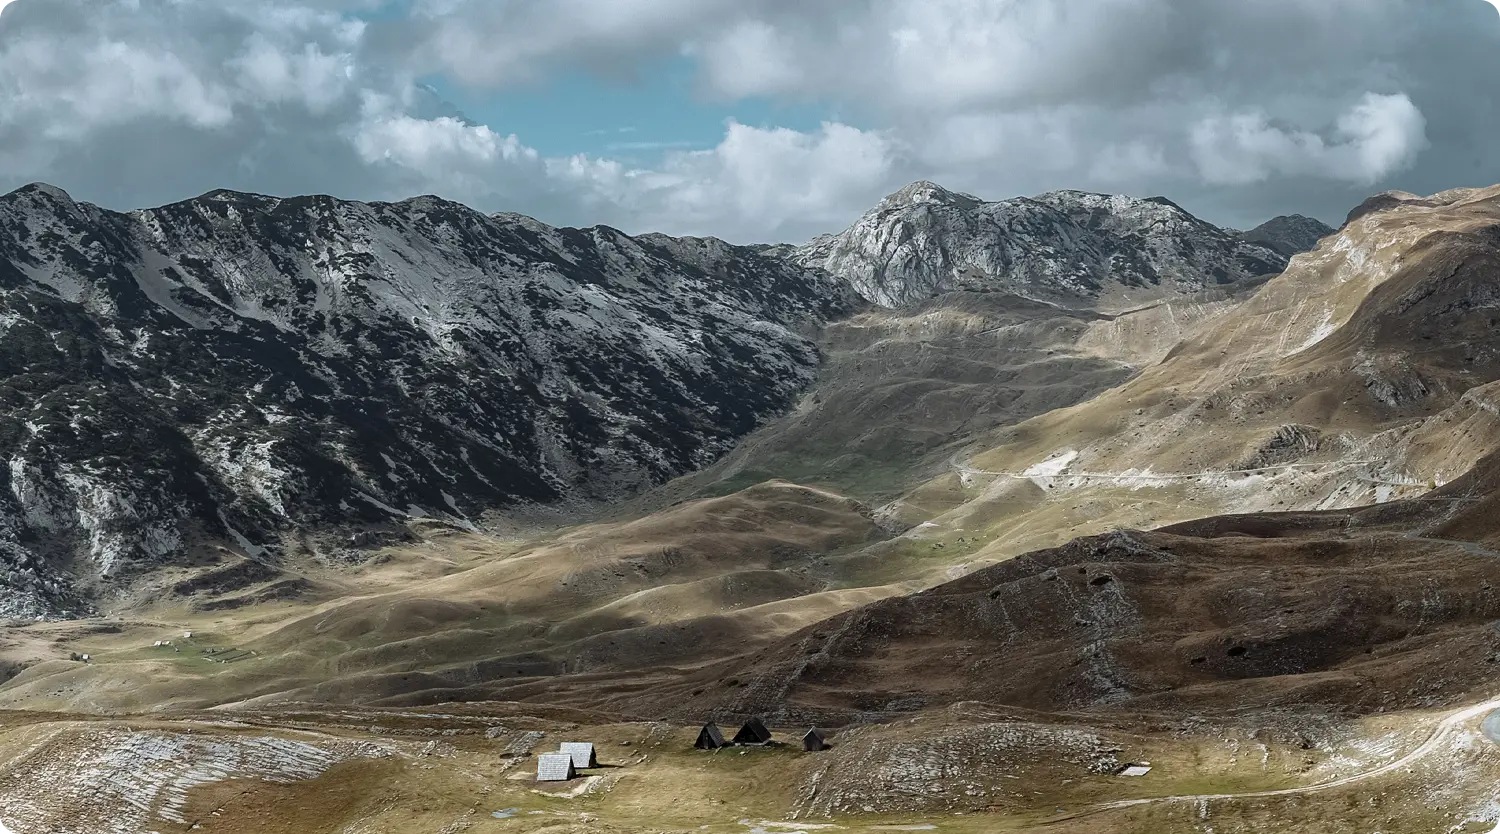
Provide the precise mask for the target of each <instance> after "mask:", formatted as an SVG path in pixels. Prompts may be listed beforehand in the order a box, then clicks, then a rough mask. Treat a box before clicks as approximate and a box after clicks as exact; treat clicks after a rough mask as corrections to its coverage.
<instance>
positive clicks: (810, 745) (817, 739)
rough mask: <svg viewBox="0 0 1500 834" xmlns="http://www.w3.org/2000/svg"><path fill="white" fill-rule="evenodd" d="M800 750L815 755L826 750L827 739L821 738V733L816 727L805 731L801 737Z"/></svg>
mask: <svg viewBox="0 0 1500 834" xmlns="http://www.w3.org/2000/svg"><path fill="white" fill-rule="evenodd" d="M802 749H803V750H805V751H807V752H809V753H817V752H818V751H820V750H827V749H828V739H827V738H825V737H824V736H823V731H822V730H819V729H818V728H817V727H814V728H812V729H811V730H808V731H807V735H805V736H803V737H802Z"/></svg>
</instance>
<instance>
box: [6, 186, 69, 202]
mask: <svg viewBox="0 0 1500 834" xmlns="http://www.w3.org/2000/svg"><path fill="white" fill-rule="evenodd" d="M8 196H15V197H26V196H40V197H48V198H50V199H53V200H56V201H57V202H60V203H71V202H73V197H72V195H70V194H69V193H68V192H66V191H64V190H62V189H61V188H58V187H57V186H55V185H49V184H48V183H45V182H33V183H30V184H27V185H23V186H21V187H20V188H17V189H16V190H15V191H12V192H11V193H10V194H9V195H8Z"/></svg>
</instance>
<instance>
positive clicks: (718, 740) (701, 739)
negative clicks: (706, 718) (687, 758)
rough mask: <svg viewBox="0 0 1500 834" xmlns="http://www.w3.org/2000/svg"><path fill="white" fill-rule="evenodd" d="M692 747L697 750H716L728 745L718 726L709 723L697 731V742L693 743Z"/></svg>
mask: <svg viewBox="0 0 1500 834" xmlns="http://www.w3.org/2000/svg"><path fill="white" fill-rule="evenodd" d="M693 746H694V747H696V748H697V749H699V750H718V749H719V748H720V747H728V746H729V744H728V743H727V742H725V741H724V733H723V732H722V731H720V730H719V725H718V724H715V723H714V722H712V721H710V722H708V723H707V724H704V725H703V729H702V730H699V731H698V740H697V741H695V742H693Z"/></svg>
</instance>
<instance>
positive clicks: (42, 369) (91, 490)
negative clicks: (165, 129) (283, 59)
mask: <svg viewBox="0 0 1500 834" xmlns="http://www.w3.org/2000/svg"><path fill="white" fill-rule="evenodd" d="M859 304H860V302H859V300H858V299H857V298H856V297H855V296H854V295H853V294H852V293H850V292H849V291H848V289H847V288H846V287H845V286H844V285H843V284H842V283H840V282H838V281H836V280H835V279H833V278H831V277H829V276H828V275H826V274H824V273H822V272H821V271H818V270H814V269H810V268H805V267H799V266H796V265H794V264H791V263H789V262H787V261H785V260H783V259H779V258H772V257H766V256H763V255H761V254H759V253H757V252H756V251H755V250H753V249H749V248H743V247H735V246H730V245H728V244H725V243H723V242H720V241H716V240H700V239H673V238H668V237H665V236H659V235H648V236H643V237H639V238H632V237H630V236H627V235H625V234H623V233H621V232H619V231H616V230H614V229H610V228H606V227H595V228H591V229H557V228H552V227H549V226H546V225H544V224H542V223H539V222H537V221H535V220H531V219H529V218H525V217H521V216H519V215H495V216H485V215H483V214H480V213H478V212H475V211H473V210H471V209H468V208H465V207H463V206H460V205H457V204H454V203H450V202H446V201H443V200H440V199H437V198H433V197H420V198H415V199H411V200H406V201H403V202H400V203H394V204H384V203H370V204H365V203H356V202H347V201H341V200H336V199H332V198H329V197H303V198H295V199H276V198H270V197H260V196H255V195H249V194H239V193H233V192H226V191H220V192H214V193H211V194H208V195H205V196H203V197H200V198H197V199H193V200H188V201H185V202H182V203H177V204H174V205H169V206H164V207H161V208H155V209H148V210H142V211H136V212H131V213H128V214H121V213H114V212H110V211H105V210H102V209H99V208H97V207H95V206H92V205H89V204H86V203H79V202H75V201H74V200H72V199H71V198H70V197H69V196H68V195H67V194H65V193H63V192H62V191H60V190H58V189H55V188H52V187H49V186H44V185H34V186H28V187H26V188H23V189H20V190H18V191H16V192H13V193H11V194H9V195H6V196H3V197H0V413H3V415H4V419H0V453H3V454H4V456H5V459H6V462H7V465H6V466H5V467H3V468H0V616H21V617H42V616H50V615H55V614H58V613H66V612H69V611H76V610H82V609H83V608H85V607H86V606H87V600H88V599H89V598H90V596H97V595H98V593H100V592H102V591H105V590H110V589H118V588H120V587H123V586H124V585H126V584H128V580H129V579H130V578H131V577H132V576H134V575H137V574H139V573H142V572H144V571H149V570H150V569H152V568H153V567H156V566H160V565H162V564H164V563H173V562H178V563H180V562H183V561H184V560H188V561H191V560H193V559H194V558H195V555H194V548H195V542H197V541H200V540H202V539H205V538H208V539H218V540H223V541H237V542H238V543H239V546H240V549H241V550H242V551H244V552H245V553H246V554H248V555H250V556H251V557H252V558H257V559H259V558H265V559H274V558H275V555H276V544H277V542H278V540H279V538H278V537H279V534H280V533H282V532H284V531H288V530H292V529H304V530H305V529H317V528H324V527H332V528H334V529H343V530H345V531H348V530H349V529H350V528H359V527H361V526H369V525H374V526H380V525H385V524H389V523H391V522H396V521H403V520H405V519H407V518H409V517H412V516H434V517H439V518H445V519H447V520H449V521H450V522H452V523H456V524H460V525H468V524H471V523H472V522H474V521H478V520H479V519H480V518H481V517H482V516H483V515H484V514H485V513H486V512H487V511H491V510H494V509H497V508H505V507H517V506H525V505H534V504H556V503H559V502H569V501H589V500H607V499H611V498H615V497H618V496H620V495H623V494H626V493H629V492H631V491H635V490H639V489H640V488H643V487H645V486H648V485H650V484H652V483H656V482H660V481H662V480H665V479H667V478H670V477H673V476H675V475H679V474H681V473H683V472H686V471H689V470H692V469H695V468H698V467H701V466H703V465H705V464H707V463H708V462H710V461H712V460H713V459H715V457H717V456H718V455H719V454H721V453H722V452H723V451H724V450H726V449H727V448H729V446H730V445H732V444H733V442H734V441H735V440H736V439H737V438H738V437H740V436H742V435H744V434H745V433H747V432H748V431H750V430H751V429H753V428H755V427H756V426H757V425H758V424H759V423H760V422H762V421H763V420H764V419H766V418H767V417H769V416H771V415H774V414H777V413H779V412H781V411H783V410H785V409H786V408H788V407H789V406H790V405H791V404H792V403H793V402H794V401H795V398H796V396H797V395H798V394H799V393H800V391H801V390H802V389H803V388H805V387H806V386H807V385H808V384H809V383H810V382H811V380H812V378H813V374H814V369H815V368H816V366H817V364H818V362H819V355H818V351H817V348H816V346H815V345H814V344H813V343H812V342H810V341H809V340H808V339H806V338H804V336H803V335H801V333H802V332H803V331H804V329H806V328H811V327H815V326H816V325H817V324H818V323H819V322H822V321H824V320H827V319H829V318H833V317H840V316H843V315H845V314H847V313H849V312H850V311H852V310H854V309H856V308H857V307H858V305H859Z"/></svg>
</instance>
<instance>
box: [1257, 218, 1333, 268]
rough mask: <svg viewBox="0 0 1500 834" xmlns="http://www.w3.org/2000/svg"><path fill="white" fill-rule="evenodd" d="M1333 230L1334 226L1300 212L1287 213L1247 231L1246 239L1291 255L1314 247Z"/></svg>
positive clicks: (1288, 255)
mask: <svg viewBox="0 0 1500 834" xmlns="http://www.w3.org/2000/svg"><path fill="white" fill-rule="evenodd" d="M1333 232H1334V230H1333V228H1332V227H1330V226H1329V225H1328V224H1326V223H1324V222H1323V221H1321V220H1317V219H1314V218H1312V217H1305V216H1303V215H1300V214H1285V215H1282V216H1280V217H1273V218H1271V219H1270V220H1267V221H1266V222H1264V223H1262V224H1260V225H1259V226H1256V227H1255V228H1253V229H1251V230H1250V231H1248V232H1246V233H1245V240H1248V241H1250V242H1251V243H1258V244H1260V245H1261V246H1265V247H1267V248H1269V249H1272V250H1274V251H1276V252H1278V253H1280V254H1282V255H1285V256H1287V257H1291V256H1292V255H1296V254H1298V253H1300V252H1307V251H1309V250H1311V249H1313V248H1314V247H1316V246H1317V245H1318V241H1320V240H1322V239H1323V238H1325V237H1327V236H1329V235H1331V234H1333Z"/></svg>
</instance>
